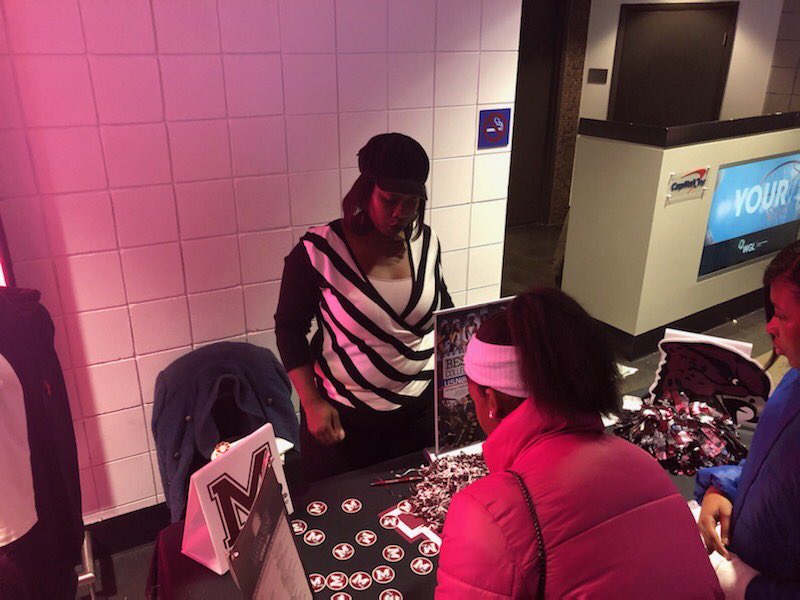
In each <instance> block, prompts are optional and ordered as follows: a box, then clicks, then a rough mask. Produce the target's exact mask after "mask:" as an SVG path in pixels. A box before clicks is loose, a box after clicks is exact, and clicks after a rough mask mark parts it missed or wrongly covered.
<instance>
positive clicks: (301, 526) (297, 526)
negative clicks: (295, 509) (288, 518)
mask: <svg viewBox="0 0 800 600" xmlns="http://www.w3.org/2000/svg"><path fill="white" fill-rule="evenodd" d="M306 529H308V524H307V523H306V522H305V521H303V520H302V519H294V520H293V521H292V531H293V532H294V534H295V535H303V534H304V533H305V532H306Z"/></svg>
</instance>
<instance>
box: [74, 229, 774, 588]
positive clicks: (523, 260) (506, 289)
mask: <svg viewBox="0 0 800 600" xmlns="http://www.w3.org/2000/svg"><path fill="white" fill-rule="evenodd" d="M559 233H560V227H553V226H527V227H514V228H511V229H509V230H508V232H507V234H506V248H505V265H504V269H503V286H502V287H503V295H504V296H506V295H513V294H516V293H519V292H521V291H523V290H525V289H527V288H528V287H530V286H532V285H543V286H551V285H554V281H555V280H554V275H553V269H552V260H553V254H554V251H555V247H556V243H557V240H558V236H559ZM707 333H709V334H711V335H716V336H719V337H725V338H732V339H737V340H744V341H749V342H752V343H753V357H755V358H759V357H764V356H765V355H767V354H768V353H769V352H770V350H771V348H772V345H771V343H770V339H769V337H768V336H767V334H766V333H765V331H764V316H763V313H761V312H760V311H756V312H753V313H750V314H748V315H745V316H743V317H741V318H739V319H737V320H735V321H729V322H727V323H724V324H722V325H720V326H718V327H714V328H713V329H710V330H709V331H708V332H707ZM658 359H659V357H658V354H655V353H654V354H650V355H647V356H643V357H641V358H639V359H637V360H634V361H627V362H625V364H626V365H628V366H632V367H635V368H636V369H638V371H637V372H636V373H635V374H633V375H631V376H630V377H627V378H626V379H625V380H624V381H623V385H622V392H623V393H630V392H633V391H635V390H642V389H645V388H647V387H649V386H650V384H651V383H652V381H653V374H654V373H655V369H656V367H657V366H658ZM772 375H773V381H778V380H779V378H780V376H781V375H782V372H781V366H780V365H776V367H775V371H774V372H772ZM152 551H153V544H146V545H142V546H139V547H136V548H134V549H132V550H127V551H125V552H120V553H117V554H114V555H112V556H111V557H110V558H106V559H102V558H101V559H98V561H97V566H98V578H99V581H98V585H97V587H96V590H97V592H98V597H100V598H113V599H120V600H121V599H128V600H133V599H139V598H144V589H145V582H146V580H147V572H148V569H149V566H150V559H151V555H152ZM79 597H80V598H88V595H87V594H84V595H81V594H79Z"/></svg>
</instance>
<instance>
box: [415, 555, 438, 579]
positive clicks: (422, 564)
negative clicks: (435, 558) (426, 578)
mask: <svg viewBox="0 0 800 600" xmlns="http://www.w3.org/2000/svg"><path fill="white" fill-rule="evenodd" d="M411 570H412V571H414V573H416V574H417V575H428V574H429V573H430V572H431V571H433V563H432V562H431V561H430V560H429V559H427V558H425V557H424V556H418V557H417V558H415V559H414V560H412V561H411Z"/></svg>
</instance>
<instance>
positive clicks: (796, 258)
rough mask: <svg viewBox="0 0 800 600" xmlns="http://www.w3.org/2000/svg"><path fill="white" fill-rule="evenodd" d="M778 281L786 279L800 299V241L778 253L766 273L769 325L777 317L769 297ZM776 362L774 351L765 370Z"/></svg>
mask: <svg viewBox="0 0 800 600" xmlns="http://www.w3.org/2000/svg"><path fill="white" fill-rule="evenodd" d="M776 279H785V280H786V281H788V282H789V283H791V284H792V286H794V288H795V293H796V295H797V296H798V298H800V240H796V241H794V242H792V243H791V244H789V245H788V246H786V247H785V248H784V249H783V250H781V251H780V252H778V254H776V255H775V258H773V259H772V260H771V261H770V263H769V264H768V265H767V268H766V270H765V271H764V316H765V317H766V319H767V323H769V322H770V321H771V320H772V317H773V316H774V315H775V307H774V306H773V305H772V300H771V299H770V297H769V290H770V287H772V283H773V282H774V281H775V280H776ZM776 360H778V355H777V354H775V351H774V350H773V352H772V356H770V358H769V360H768V361H767V364H765V365H764V370H765V371H767V370H768V369H769V368H770V367H771V366H772V365H774V364H775V361H776Z"/></svg>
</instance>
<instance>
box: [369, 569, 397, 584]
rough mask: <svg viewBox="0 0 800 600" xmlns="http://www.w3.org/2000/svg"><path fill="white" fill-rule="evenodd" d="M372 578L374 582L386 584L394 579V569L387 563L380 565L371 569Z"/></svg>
mask: <svg viewBox="0 0 800 600" xmlns="http://www.w3.org/2000/svg"><path fill="white" fill-rule="evenodd" d="M372 579H374V580H375V583H380V584H386V583H390V582H392V581H393V580H394V569H393V568H392V567H389V566H387V565H381V566H380V567H375V568H374V569H372Z"/></svg>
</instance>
